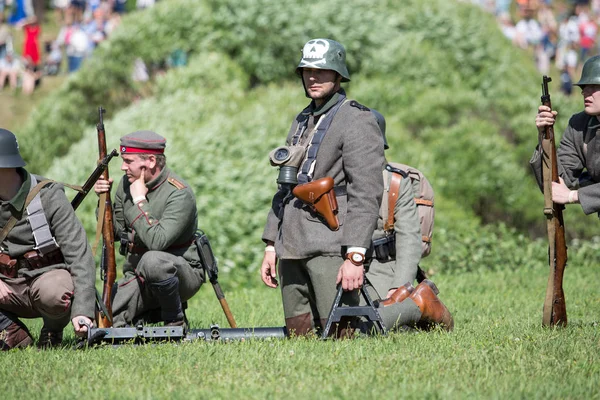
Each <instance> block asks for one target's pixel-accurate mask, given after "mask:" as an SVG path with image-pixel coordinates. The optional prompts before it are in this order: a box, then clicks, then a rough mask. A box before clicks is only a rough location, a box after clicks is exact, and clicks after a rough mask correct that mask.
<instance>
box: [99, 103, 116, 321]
mask: <svg viewBox="0 0 600 400" xmlns="http://www.w3.org/2000/svg"><path fill="white" fill-rule="evenodd" d="M104 112H105V110H104V108H102V107H98V124H97V125H96V131H97V132H98V152H99V156H100V160H103V159H104V158H105V157H106V135H105V132H104V121H103V117H102V114H103V113H104ZM103 175H104V179H105V180H108V169H106V170H105V172H104V174H103ZM98 223H101V224H102V229H101V230H102V242H103V243H102V257H101V258H100V276H101V278H102V280H103V281H104V284H103V288H102V304H103V305H104V307H100V310H99V311H98V315H97V316H96V321H97V323H98V327H100V328H108V327H111V326H112V304H111V301H112V290H113V285H114V283H115V280H116V277H117V263H116V259H115V231H114V224H113V209H112V201H111V198H110V191H108V192H105V193H102V194H101V195H100V202H99V212H98Z"/></svg>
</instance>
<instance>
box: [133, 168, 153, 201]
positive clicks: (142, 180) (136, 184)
mask: <svg viewBox="0 0 600 400" xmlns="http://www.w3.org/2000/svg"><path fill="white" fill-rule="evenodd" d="M145 174H146V168H142V172H141V174H140V176H139V178H137V179H136V180H135V181H133V182H131V186H129V192H130V193H131V198H133V199H141V198H145V197H146V194H147V193H148V188H147V187H146V177H145V176H144V175H145Z"/></svg>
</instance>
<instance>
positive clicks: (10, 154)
mask: <svg viewBox="0 0 600 400" xmlns="http://www.w3.org/2000/svg"><path fill="white" fill-rule="evenodd" d="M24 166H25V161H23V159H22V158H21V154H20V153H19V143H17V138H16V137H15V135H14V134H13V133H12V132H11V131H9V130H7V129H2V128H0V168H18V167H24Z"/></svg>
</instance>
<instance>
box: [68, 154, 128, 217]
mask: <svg viewBox="0 0 600 400" xmlns="http://www.w3.org/2000/svg"><path fill="white" fill-rule="evenodd" d="M118 155H119V153H118V152H117V150H116V149H113V151H111V152H110V154H108V155H107V156H106V157H104V158H103V159H101V160H100V162H99V163H98V166H97V167H96V169H95V170H94V171H93V172H92V173H91V175H90V176H89V177H88V178H87V180H86V181H85V183H84V184H83V186H82V187H81V189H80V190H78V193H77V194H76V195H75V197H74V198H73V200H71V206H72V207H73V210H77V208H78V207H79V206H80V205H81V202H82V201H83V199H85V196H87V194H88V193H89V192H90V190H92V188H93V187H94V184H95V183H96V181H97V180H98V179H100V176H102V174H103V173H104V171H105V170H106V169H108V164H109V163H110V160H112V158H113V157H116V156H118Z"/></svg>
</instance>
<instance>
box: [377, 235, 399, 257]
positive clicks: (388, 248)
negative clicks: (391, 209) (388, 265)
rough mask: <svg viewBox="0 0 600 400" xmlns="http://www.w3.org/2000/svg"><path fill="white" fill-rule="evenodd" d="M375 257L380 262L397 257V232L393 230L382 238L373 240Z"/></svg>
mask: <svg viewBox="0 0 600 400" xmlns="http://www.w3.org/2000/svg"><path fill="white" fill-rule="evenodd" d="M372 246H373V252H372V254H373V257H374V258H376V259H377V261H379V262H387V261H391V260H395V259H396V233H395V232H392V233H391V234H389V235H386V236H384V237H382V238H379V239H375V240H373V244H372Z"/></svg>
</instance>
